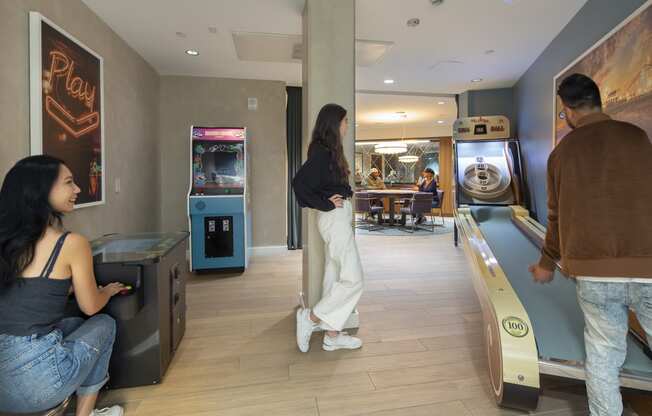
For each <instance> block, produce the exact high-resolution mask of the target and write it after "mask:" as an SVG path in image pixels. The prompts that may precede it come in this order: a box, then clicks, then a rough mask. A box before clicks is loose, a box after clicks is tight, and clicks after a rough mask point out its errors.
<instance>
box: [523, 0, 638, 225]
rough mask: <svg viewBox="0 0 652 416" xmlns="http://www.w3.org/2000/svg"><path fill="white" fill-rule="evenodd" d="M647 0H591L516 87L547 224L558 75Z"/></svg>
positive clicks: (538, 211) (536, 194) (531, 172)
mask: <svg viewBox="0 0 652 416" xmlns="http://www.w3.org/2000/svg"><path fill="white" fill-rule="evenodd" d="M643 3H645V0H618V1H613V0H589V1H588V2H587V3H586V4H585V5H584V7H582V9H580V11H579V12H578V13H577V15H575V17H573V19H572V20H571V21H570V22H569V23H568V25H567V26H566V27H565V28H564V29H563V30H562V31H561V32H560V33H559V35H557V37H556V38H555V39H554V40H553V41H552V43H550V45H548V47H547V48H546V49H545V50H544V52H543V53H542V54H541V55H540V56H539V57H538V58H537V60H536V61H535V62H534V64H532V66H531V67H530V68H529V69H528V70H527V71H526V72H525V74H524V75H523V76H522V77H521V79H520V80H519V81H518V83H517V84H516V86H515V87H514V101H515V103H516V109H517V111H516V123H517V134H518V137H519V139H520V141H521V149H522V151H523V156H524V162H525V166H526V168H527V171H528V182H529V187H530V193H531V198H530V199H531V201H532V207H531V211H533V213H534V214H535V215H536V217H537V218H538V219H539V221H541V222H542V223H544V224H545V223H547V219H546V215H547V207H546V163H547V159H548V155H549V154H550V152H551V150H552V117H553V109H552V102H553V101H552V100H553V96H554V95H553V94H554V92H553V85H552V83H553V78H554V77H555V75H557V74H558V73H559V72H560V71H561V70H563V69H564V68H565V67H566V66H568V65H569V64H570V63H571V62H572V61H574V60H575V59H576V58H577V57H578V56H580V55H581V54H582V53H584V52H585V51H586V50H587V49H588V48H590V47H591V46H593V45H594V44H595V42H597V41H598V40H600V39H601V38H602V37H603V36H604V35H606V34H607V33H609V32H610V31H611V30H612V29H613V28H614V27H616V26H617V25H618V24H620V23H621V22H622V21H623V20H624V19H625V18H627V17H628V16H629V15H630V14H631V13H632V12H634V11H635V10H636V9H638V8H639V7H640V6H642V5H643Z"/></svg>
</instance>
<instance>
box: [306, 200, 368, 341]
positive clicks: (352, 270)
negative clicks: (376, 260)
mask: <svg viewBox="0 0 652 416" xmlns="http://www.w3.org/2000/svg"><path fill="white" fill-rule="evenodd" d="M317 221H318V224H317V226H318V228H319V233H320V234H321V237H322V238H323V240H324V242H325V243H326V247H325V250H324V251H325V256H326V259H325V264H324V282H323V290H322V297H321V300H320V301H319V302H318V303H317V305H315V307H314V308H313V313H314V314H315V315H316V316H317V317H318V318H319V319H321V321H322V324H321V326H322V328H323V329H325V330H327V331H341V330H342V328H343V327H344V324H345V323H346V321H347V319H349V316H350V315H351V312H353V310H354V309H355V307H356V305H357V304H358V301H359V300H360V296H361V295H362V286H363V282H362V276H363V273H362V265H361V264H360V254H359V253H358V247H357V246H356V244H355V240H354V238H353V227H352V221H353V211H352V207H351V201H349V200H345V201H344V206H343V207H342V208H335V209H334V210H331V211H328V212H324V211H320V212H319V214H318V216H317Z"/></svg>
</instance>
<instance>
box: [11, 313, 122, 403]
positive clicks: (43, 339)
mask: <svg viewBox="0 0 652 416" xmlns="http://www.w3.org/2000/svg"><path fill="white" fill-rule="evenodd" d="M114 339H115V321H114V320H113V318H111V317H110V316H108V315H104V314H98V315H94V316H92V317H90V318H89V319H87V320H84V319H82V318H65V319H62V320H61V321H60V322H59V323H58V324H56V329H54V330H53V331H52V332H50V333H49V334H46V335H42V336H37V335H28V336H20V337H19V336H12V335H3V334H0V414H2V413H3V412H10V413H12V412H13V413H27V412H37V411H42V410H46V409H50V408H53V407H55V406H57V405H59V403H61V402H63V401H64V400H65V399H66V397H68V396H70V395H71V394H72V393H74V392H75V391H76V392H77V394H80V395H85V394H92V393H96V392H98V391H99V390H100V389H101V388H102V386H104V384H105V383H106V382H107V380H108V379H109V378H108V368H109V359H110V358H111V352H112V350H113V341H114Z"/></svg>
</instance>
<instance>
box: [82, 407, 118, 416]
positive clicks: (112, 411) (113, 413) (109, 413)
mask: <svg viewBox="0 0 652 416" xmlns="http://www.w3.org/2000/svg"><path fill="white" fill-rule="evenodd" d="M124 413H125V412H124V410H123V409H122V406H118V405H115V406H111V407H105V408H104V409H95V410H93V412H92V413H91V414H90V416H122V415H124Z"/></svg>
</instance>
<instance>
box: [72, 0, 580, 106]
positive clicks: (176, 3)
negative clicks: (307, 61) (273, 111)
mask: <svg viewBox="0 0 652 416" xmlns="http://www.w3.org/2000/svg"><path fill="white" fill-rule="evenodd" d="M83 1H84V3H86V4H87V5H88V6H89V7H90V8H91V9H92V10H93V11H94V12H95V13H96V14H97V15H98V16H100V18H101V19H102V20H104V21H105V22H106V23H107V24H108V25H109V26H111V28H113V30H114V31H115V32H116V33H117V34H118V35H119V36H120V37H122V38H123V39H124V40H125V41H126V42H127V43H128V44H129V45H131V46H132V47H133V48H134V49H135V50H136V51H137V52H138V53H139V54H140V55H141V56H143V57H144V58H145V59H146V60H147V61H148V62H149V63H150V64H151V65H152V66H153V67H154V68H155V69H156V70H157V71H158V72H159V73H160V74H162V75H194V76H211V77H231V78H251V79H272V80H281V81H285V82H287V83H289V84H292V85H299V84H300V83H301V65H300V64H299V63H296V62H254V61H240V60H239V59H238V56H237V54H236V49H235V46H234V41H233V36H232V34H233V32H254V33H267V34H286V35H300V34H301V31H302V26H301V13H302V10H303V6H304V3H305V0H186V1H182V0H110V1H109V0H83ZM356 1H357V3H356V4H357V10H356V25H357V27H356V31H357V33H356V37H357V38H358V39H365V40H376V41H388V42H393V46H392V47H391V48H390V49H389V52H388V53H387V54H386V55H385V56H384V57H383V59H381V60H380V62H379V63H377V64H376V65H373V66H371V67H365V68H361V67H359V68H357V88H358V89H362V90H381V91H411V92H433V93H453V94H455V93H460V92H463V91H465V90H468V89H486V88H496V87H510V86H512V85H513V84H514V83H515V82H516V81H517V80H518V78H519V77H520V76H521V75H522V74H523V72H524V71H525V70H526V69H527V68H528V67H529V66H530V65H531V64H532V63H533V62H534V60H535V59H536V57H537V56H539V54H540V53H541V52H542V51H543V49H544V48H545V47H546V46H547V45H548V44H549V43H550V42H551V41H552V39H553V38H554V37H555V36H556V35H557V34H558V33H559V32H560V30H561V29H562V28H563V27H564V26H565V25H566V24H567V23H568V21H570V19H571V18H572V17H573V16H574V15H575V13H577V11H578V10H579V9H580V8H581V6H582V5H584V3H585V2H586V0H445V1H444V3H443V5H441V6H438V7H433V6H432V5H431V2H430V0H356ZM413 17H417V18H419V19H420V20H421V24H420V25H419V26H418V27H416V28H409V27H407V25H406V22H407V20H408V19H410V18H413ZM209 27H214V28H217V32H216V33H211V32H210V31H209ZM176 32H183V33H185V35H186V37H185V38H182V37H179V36H177V35H176ZM186 49H197V50H198V51H199V52H200V55H199V56H198V57H191V56H188V55H186V54H185V50H186ZM490 49H491V50H494V51H495V52H494V53H493V54H491V55H485V53H484V52H485V51H487V50H490ZM448 61H460V62H463V63H462V64H452V63H446V62H448ZM388 77H391V78H393V79H394V80H395V81H396V83H395V84H393V85H385V84H384V83H383V80H384V79H385V78H388ZM473 78H483V79H484V81H483V82H482V83H479V84H471V82H470V80H471V79H473Z"/></svg>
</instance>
